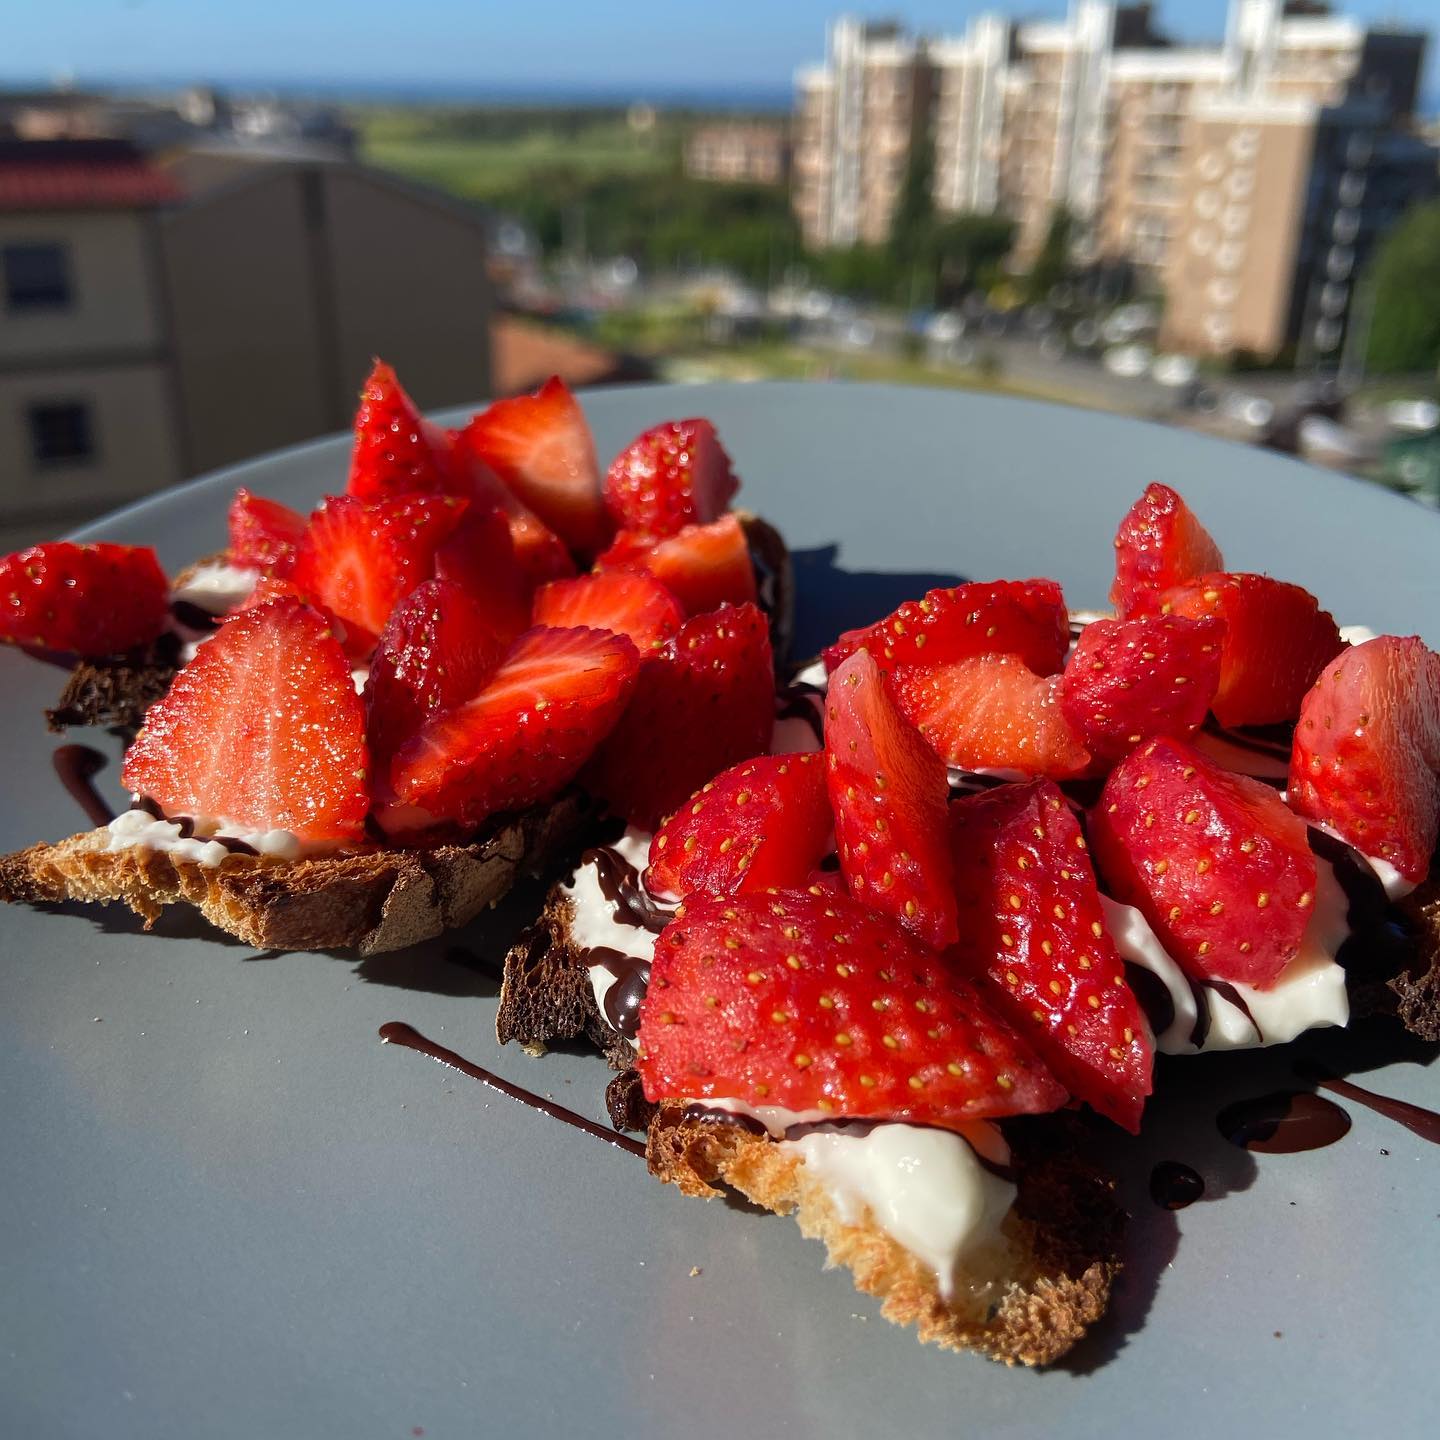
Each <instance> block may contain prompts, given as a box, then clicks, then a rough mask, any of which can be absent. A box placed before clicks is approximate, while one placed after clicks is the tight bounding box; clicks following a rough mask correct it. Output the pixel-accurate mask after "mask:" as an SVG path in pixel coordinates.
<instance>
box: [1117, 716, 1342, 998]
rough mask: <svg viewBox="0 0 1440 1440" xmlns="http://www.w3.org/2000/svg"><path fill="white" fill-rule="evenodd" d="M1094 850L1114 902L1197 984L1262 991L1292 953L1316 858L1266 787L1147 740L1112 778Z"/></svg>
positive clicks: (1190, 752)
mask: <svg viewBox="0 0 1440 1440" xmlns="http://www.w3.org/2000/svg"><path fill="white" fill-rule="evenodd" d="M1090 843H1091V844H1092V845H1093V846H1094V847H1095V858H1096V861H1097V863H1098V864H1099V867H1100V873H1101V874H1102V875H1103V876H1104V877H1105V880H1106V881H1107V883H1108V884H1109V887H1110V889H1111V890H1112V892H1113V893H1114V894H1115V896H1116V898H1117V899H1120V900H1124V901H1126V902H1127V903H1128V904H1131V905H1134V906H1135V907H1136V908H1137V909H1138V910H1140V911H1141V913H1142V914H1143V915H1144V916H1145V918H1146V920H1148V921H1149V922H1150V927H1151V929H1153V930H1154V931H1155V933H1156V935H1158V936H1159V937H1160V941H1161V943H1162V944H1163V945H1164V946H1165V948H1166V949H1167V950H1168V951H1169V952H1170V954H1171V955H1173V956H1174V957H1175V959H1176V960H1178V961H1179V962H1180V964H1181V965H1183V966H1184V967H1185V969H1186V970H1188V971H1189V972H1190V973H1191V974H1192V975H1196V976H1199V977H1201V978H1208V979H1212V980H1229V981H1232V982H1239V983H1241V984H1245V985H1255V986H1258V987H1260V988H1261V989H1263V988H1264V987H1265V986H1267V985H1269V984H1271V983H1272V982H1273V981H1274V980H1275V978H1276V977H1277V976H1278V975H1279V974H1280V972H1281V971H1282V970H1283V969H1284V968H1285V966H1286V965H1287V964H1289V962H1290V961H1291V960H1293V959H1294V958H1295V955H1296V953H1297V952H1298V951H1299V949H1300V939H1301V936H1302V935H1303V934H1304V933H1305V927H1306V925H1307V924H1308V923H1309V920H1310V915H1311V913H1312V911H1313V908H1314V903H1315V856H1314V855H1313V854H1312V853H1311V850H1310V843H1309V838H1308V835H1307V833H1306V828H1305V822H1304V821H1303V820H1301V819H1300V817H1299V816H1297V815H1296V814H1295V813H1294V812H1293V811H1292V810H1290V809H1289V808H1288V807H1287V806H1286V804H1285V802H1284V801H1283V800H1282V799H1281V798H1280V797H1279V795H1277V794H1276V793H1275V791H1274V790H1272V789H1271V788H1270V787H1269V786H1268V785H1263V784H1261V783H1260V781H1258V780H1251V779H1250V778H1249V777H1248V776H1245V775H1235V774H1232V773H1231V772H1230V771H1228V770H1222V769H1221V768H1220V767H1219V766H1218V765H1216V764H1215V763H1214V761H1212V760H1208V759H1206V758H1205V756H1203V755H1201V754H1200V752H1199V751H1198V750H1194V749H1192V748H1191V747H1190V746H1189V745H1186V744H1184V743H1182V742H1181V741H1179V740H1151V741H1148V742H1147V743H1146V744H1144V745H1142V746H1141V747H1140V748H1139V749H1138V750H1135V751H1132V752H1131V754H1130V756H1129V757H1128V758H1127V759H1126V760H1124V761H1122V762H1121V764H1120V765H1118V766H1117V767H1116V768H1115V769H1114V770H1112V771H1111V772H1110V778H1109V779H1108V780H1107V781H1106V782H1105V789H1104V791H1103V792H1102V793H1101V796H1100V801H1099V803H1098V804H1097V805H1096V807H1095V809H1094V811H1093V813H1092V815H1091V819H1090Z"/></svg>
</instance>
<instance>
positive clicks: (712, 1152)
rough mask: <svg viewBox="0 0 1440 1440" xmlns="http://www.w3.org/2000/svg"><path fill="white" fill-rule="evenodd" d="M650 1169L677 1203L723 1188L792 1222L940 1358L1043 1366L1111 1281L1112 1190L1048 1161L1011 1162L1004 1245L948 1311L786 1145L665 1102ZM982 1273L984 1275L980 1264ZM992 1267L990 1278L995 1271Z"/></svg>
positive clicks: (1080, 1327) (901, 1255)
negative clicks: (958, 1354) (943, 1353)
mask: <svg viewBox="0 0 1440 1440" xmlns="http://www.w3.org/2000/svg"><path fill="white" fill-rule="evenodd" d="M646 1154H647V1159H648V1162H649V1166H650V1171H651V1173H652V1174H653V1175H655V1176H657V1177H658V1178H659V1179H661V1180H664V1181H666V1182H667V1183H669V1184H671V1185H675V1186H677V1187H678V1188H679V1189H680V1190H681V1191H682V1192H683V1193H685V1194H686V1195H692V1196H696V1197H699V1198H702V1199H713V1198H714V1197H716V1196H717V1195H719V1194H721V1193H722V1192H721V1191H720V1190H719V1189H718V1188H717V1186H719V1185H728V1186H730V1187H732V1188H734V1189H736V1190H738V1191H740V1193H741V1194H743V1195H745V1196H746V1197H747V1198H748V1199H750V1200H752V1201H754V1202H755V1203H756V1204H757V1205H763V1206H764V1207H765V1208H766V1209H767V1210H772V1211H774V1212H775V1213H776V1214H779V1215H786V1214H794V1216H795V1219H796V1220H797V1222H798V1223H799V1225H800V1229H801V1231H802V1232H803V1233H804V1234H805V1235H806V1236H808V1237H809V1238H811V1239H817V1240H821V1241H823V1242H824V1244H825V1248H826V1251H827V1254H828V1257H829V1261H828V1263H829V1264H832V1265H843V1266H845V1268H846V1269H848V1270H849V1271H850V1272H851V1274H852V1276H853V1277H854V1281H855V1285H856V1288H857V1289H859V1290H862V1291H864V1292H865V1293H866V1294H867V1295H874V1296H876V1297H877V1298H878V1299H880V1300H881V1302H882V1304H881V1314H883V1315H884V1316H885V1318H886V1319H887V1320H889V1321H891V1322H893V1323H894V1324H897V1325H914V1326H915V1328H916V1330H917V1332H918V1334H919V1338H920V1339H921V1340H922V1341H924V1342H926V1343H927V1344H932V1345H939V1346H941V1347H942V1348H943V1349H946V1350H975V1351H979V1352H980V1353H981V1354H983V1355H988V1356H989V1357H990V1358H991V1359H994V1360H999V1361H1002V1362H1003V1363H1005V1364H1007V1365H1017V1364H1019V1365H1046V1364H1050V1363H1051V1362H1053V1361H1055V1360H1058V1359H1059V1358H1060V1357H1061V1356H1062V1355H1064V1354H1065V1353H1066V1352H1067V1351H1068V1350H1069V1349H1070V1348H1071V1347H1072V1346H1073V1345H1074V1344H1075V1343H1076V1342H1077V1341H1078V1340H1079V1339H1080V1338H1081V1337H1082V1336H1083V1335H1084V1334H1085V1332H1086V1330H1087V1329H1088V1328H1089V1327H1090V1326H1091V1325H1093V1324H1094V1323H1095V1322H1096V1321H1097V1320H1099V1319H1100V1317H1101V1316H1102V1315H1103V1314H1104V1313H1105V1309H1106V1306H1107V1305H1108V1304H1109V1301H1110V1292H1111V1288H1112V1286H1113V1284H1114V1282H1115V1278H1116V1276H1117V1275H1118V1273H1119V1271H1120V1258H1119V1245H1120V1240H1121V1235H1122V1230H1123V1218H1124V1217H1123V1212H1122V1211H1121V1209H1120V1207H1119V1204H1118V1202H1117V1201H1116V1200H1115V1196H1114V1182H1113V1181H1110V1180H1108V1179H1106V1178H1105V1177H1103V1176H1101V1175H1099V1174H1098V1172H1095V1171H1092V1170H1089V1169H1088V1168H1086V1167H1083V1166H1081V1165H1079V1164H1078V1162H1076V1161H1075V1160H1074V1159H1073V1158H1065V1157H1063V1156H1058V1155H1054V1154H1052V1156H1051V1157H1050V1158H1049V1159H1042V1160H1035V1161H1030V1160H1025V1161H1020V1160H1019V1159H1018V1157H1017V1162H1018V1176H1017V1198H1016V1203H1015V1205H1014V1207H1013V1208H1012V1210H1011V1212H1010V1214H1009V1215H1008V1216H1007V1217H1006V1220H1005V1223H1004V1227H1003V1229H1002V1237H1003V1242H1004V1243H1003V1245H1002V1246H1001V1247H1000V1248H999V1249H998V1250H997V1251H995V1252H993V1253H987V1255H986V1256H985V1257H983V1259H977V1261H976V1262H974V1273H971V1274H961V1275H958V1276H957V1277H956V1280H957V1286H956V1288H957V1298H956V1301H955V1303H948V1302H947V1301H946V1300H945V1298H944V1297H943V1296H942V1295H941V1294H940V1291H939V1287H938V1285H937V1283H936V1279H935V1275H934V1273H933V1272H932V1271H931V1270H930V1269H929V1268H928V1267H927V1266H925V1265H924V1264H923V1263H922V1262H921V1261H919V1260H918V1259H916V1257H915V1256H914V1255H913V1254H911V1253H910V1252H909V1251H908V1250H906V1249H905V1248H904V1247H903V1246H902V1245H900V1244H899V1243H898V1242H896V1241H895V1240H893V1239H891V1237H890V1236H889V1235H888V1234H886V1233H885V1231H884V1230H882V1229H881V1228H880V1227H879V1226H878V1225H877V1224H876V1223H875V1221H874V1218H873V1217H872V1216H871V1214H870V1212H869V1211H868V1209H867V1210H866V1211H864V1212H863V1213H862V1214H861V1216H860V1218H859V1219H858V1221H855V1222H853V1223H851V1222H847V1221H845V1220H843V1219H841V1217H840V1214H839V1212H838V1211H837V1209H836V1207H835V1205H834V1204H833V1202H832V1200H831V1198H830V1196H829V1194H828V1193H827V1192H826V1190H825V1188H824V1187H823V1186H822V1185H821V1184H819V1183H818V1182H817V1181H815V1180H814V1179H813V1178H812V1177H811V1176H810V1175H808V1174H807V1173H806V1169H805V1162H804V1160H803V1159H802V1158H801V1156H800V1155H799V1153H798V1151H796V1150H795V1148H794V1147H791V1146H784V1145H777V1144H775V1143H774V1142H773V1141H771V1140H769V1139H768V1138H766V1137H765V1136H761V1135H756V1134H753V1133H752V1132H750V1131H749V1130H746V1129H743V1128H742V1127H740V1126H738V1125H732V1124H726V1123H715V1122H713V1121H706V1120H697V1119H693V1118H692V1119H687V1118H686V1115H685V1107H684V1106H683V1105H681V1104H676V1103H666V1104H663V1105H661V1106H660V1107H659V1109H658V1111H657V1113H656V1115H655V1118H654V1119H653V1120H652V1121H651V1123H650V1129H649V1134H648V1137H647V1144H646ZM981 1264H983V1265H984V1269H980V1268H979V1266H980V1265H981ZM992 1267H993V1268H992Z"/></svg>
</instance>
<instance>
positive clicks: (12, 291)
mask: <svg viewBox="0 0 1440 1440" xmlns="http://www.w3.org/2000/svg"><path fill="white" fill-rule="evenodd" d="M4 261H5V304H6V308H7V309H9V310H11V311H24V310H63V309H65V308H66V307H68V306H69V304H70V298H71V297H70V262H69V257H68V256H67V255H66V253H65V247H64V246H63V245H7V246H6V247H5V250H4Z"/></svg>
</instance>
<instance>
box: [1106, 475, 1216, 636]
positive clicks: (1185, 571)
mask: <svg viewBox="0 0 1440 1440" xmlns="http://www.w3.org/2000/svg"><path fill="white" fill-rule="evenodd" d="M1224 564H1225V561H1224V560H1223V559H1222V558H1221V555H1220V547H1219V546H1218V545H1217V544H1216V543H1215V542H1214V540H1212V539H1211V538H1210V534H1209V532H1208V531H1207V530H1206V529H1205V527H1204V526H1203V525H1202V524H1201V523H1200V522H1199V521H1198V520H1197V519H1196V518H1195V515H1194V512H1193V511H1191V509H1190V507H1189V506H1188V505H1187V504H1186V503H1185V502H1184V501H1183V500H1182V499H1181V498H1180V496H1179V495H1178V494H1176V492H1175V491H1174V490H1172V489H1171V488H1170V487H1169V486H1168V485H1148V486H1146V488H1145V493H1144V494H1143V495H1142V496H1141V497H1140V498H1139V499H1138V500H1137V501H1136V502H1135V503H1134V504H1133V505H1132V506H1131V507H1130V509H1129V510H1128V511H1127V512H1126V514H1125V518H1124V519H1123V520H1122V521H1121V522H1120V528H1119V530H1118V531H1117V532H1116V534H1115V583H1114V585H1112V586H1111V587H1110V603H1111V604H1112V605H1113V606H1114V607H1115V608H1116V610H1117V611H1119V613H1120V614H1121V615H1124V616H1130V615H1148V614H1153V613H1154V612H1155V611H1156V609H1157V608H1158V606H1159V601H1160V596H1161V593H1162V592H1163V591H1165V590H1169V589H1170V588H1171V587H1172V586H1175V585H1182V584H1184V583H1185V582H1186V581H1187V580H1192V579H1194V578H1195V577H1196V576H1197V575H1204V574H1205V573H1206V572H1207V571H1211V570H1219V569H1220V568H1221V567H1222V566H1223V565H1224Z"/></svg>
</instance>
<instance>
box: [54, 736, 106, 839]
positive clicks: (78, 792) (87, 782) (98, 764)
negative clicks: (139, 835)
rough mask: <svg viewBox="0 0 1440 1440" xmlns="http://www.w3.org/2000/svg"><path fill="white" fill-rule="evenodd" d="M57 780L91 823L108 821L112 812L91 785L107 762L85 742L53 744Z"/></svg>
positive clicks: (101, 823) (98, 823) (96, 823)
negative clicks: (83, 743) (79, 743)
mask: <svg viewBox="0 0 1440 1440" xmlns="http://www.w3.org/2000/svg"><path fill="white" fill-rule="evenodd" d="M50 763H51V764H52V765H54V767H55V773H56V775H58V776H59V777H60V783H61V784H62V785H63V786H64V787H65V790H66V793H67V794H68V795H69V796H70V798H71V799H72V800H73V801H74V802H75V803H76V804H77V805H78V806H79V807H80V808H81V809H82V810H83V811H84V812H85V816H86V818H87V819H88V820H89V821H90V823H91V824H92V825H108V824H109V823H110V822H111V821H112V820H113V819H114V818H115V812H114V811H113V810H112V809H111V808H110V806H109V805H108V804H107V803H106V801H105V797H104V796H103V795H101V793H100V792H99V791H98V790H97V789H96V788H95V777H96V776H97V775H98V774H99V773H100V772H101V771H102V770H103V769H104V768H105V767H106V766H107V765H108V764H109V763H110V762H109V760H108V759H107V758H106V757H105V756H104V755H102V754H101V753H100V752H99V751H98V750H92V749H91V748H90V747H89V746H88V745H57V746H56V747H55V753H54V754H53V755H52V756H51V757H50Z"/></svg>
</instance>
